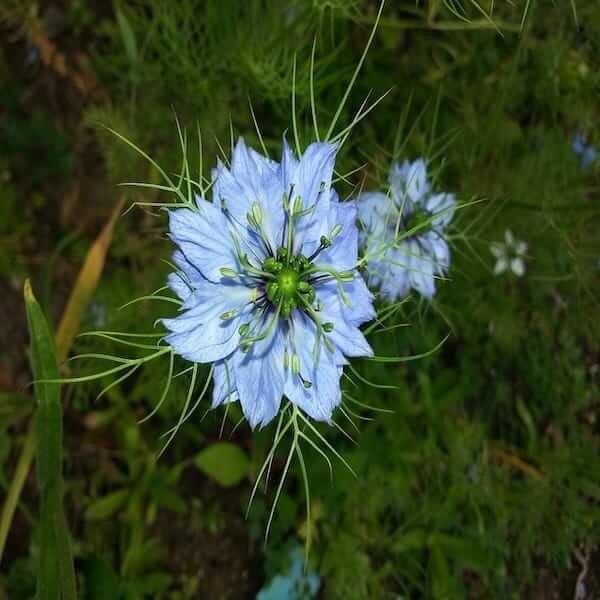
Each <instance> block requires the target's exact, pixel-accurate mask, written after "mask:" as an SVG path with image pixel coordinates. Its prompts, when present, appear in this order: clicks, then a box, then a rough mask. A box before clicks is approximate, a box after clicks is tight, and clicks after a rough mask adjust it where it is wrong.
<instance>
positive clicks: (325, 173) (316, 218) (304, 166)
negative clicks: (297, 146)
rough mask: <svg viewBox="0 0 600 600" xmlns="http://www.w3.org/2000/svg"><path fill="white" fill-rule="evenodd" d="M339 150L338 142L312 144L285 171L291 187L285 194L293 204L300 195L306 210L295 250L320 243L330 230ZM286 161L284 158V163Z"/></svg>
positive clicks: (296, 231)
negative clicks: (293, 166) (292, 169)
mask: <svg viewBox="0 0 600 600" xmlns="http://www.w3.org/2000/svg"><path fill="white" fill-rule="evenodd" d="M336 150H337V145H336V144H331V143H325V142H322V143H315V144H311V145H310V146H309V147H308V148H307V149H306V151H305V152H304V153H303V154H302V156H301V157H300V160H299V161H298V162H297V164H296V165H295V168H294V171H293V173H287V172H282V179H283V181H284V182H286V183H287V185H288V186H289V187H287V188H286V193H287V194H288V195H289V197H290V201H291V205H292V206H293V205H294V201H295V199H296V198H300V200H301V206H302V210H303V211H307V214H305V215H304V216H302V217H300V218H299V219H297V221H296V223H295V226H294V246H295V251H296V252H299V251H300V249H301V248H303V247H305V245H310V244H316V245H318V242H319V240H320V238H321V236H322V235H327V233H328V225H329V220H328V216H329V206H330V202H332V201H334V200H335V199H336V195H335V193H334V192H333V193H332V190H331V177H332V175H333V165H334V163H335V156H336ZM284 164H285V163H284V161H283V159H282V166H283V165H284ZM286 168H287V167H286Z"/></svg>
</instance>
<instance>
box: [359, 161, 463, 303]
mask: <svg viewBox="0 0 600 600" xmlns="http://www.w3.org/2000/svg"><path fill="white" fill-rule="evenodd" d="M455 205H456V199H455V197H454V195H453V194H434V193H432V191H431V185H430V183H429V181H428V179H427V166H426V164H425V161H424V160H422V159H419V160H416V161H414V162H412V163H411V162H409V161H405V162H404V163H403V164H402V165H400V164H399V163H397V162H395V163H393V164H392V167H391V169H390V174H389V193H388V194H384V193H382V192H366V193H363V194H361V195H360V197H359V199H358V215H359V218H360V221H361V223H362V230H361V233H360V243H361V246H362V247H363V250H364V254H365V257H364V260H365V262H366V263H367V268H368V282H369V286H370V287H371V288H372V289H373V288H379V292H380V294H381V296H382V297H383V298H385V299H386V300H388V301H390V302H393V301H394V300H397V299H398V298H402V297H403V296H406V295H407V294H408V293H409V292H410V290H411V288H412V289H414V290H416V291H417V292H419V293H420V294H421V295H423V296H425V297H426V298H431V297H433V295H434V294H435V277H436V276H439V275H443V274H444V273H446V272H447V271H448V268H449V266H450V249H449V248H448V243H447V242H446V238H445V231H446V227H447V226H448V223H449V222H450V221H451V220H452V217H453V214H454V206H455Z"/></svg>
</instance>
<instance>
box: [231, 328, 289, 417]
mask: <svg viewBox="0 0 600 600" xmlns="http://www.w3.org/2000/svg"><path fill="white" fill-rule="evenodd" d="M264 326H266V324H265V325H264ZM231 363H232V366H233V371H234V374H235V381H236V384H237V390H238V394H239V397H240V403H241V405H242V410H243V411H244V415H245V417H246V419H248V422H249V423H250V426H251V427H252V428H254V427H257V426H264V425H266V424H267V423H269V422H270V421H271V420H272V419H273V417H274V416H275V415H276V414H277V411H278V410H279V406H280V404H281V398H282V395H283V385H284V374H283V334H282V332H281V327H280V326H279V325H277V326H276V327H275V330H274V331H273V333H272V334H271V335H269V336H268V337H267V338H266V339H264V340H260V341H257V342H255V343H254V344H253V345H252V347H251V349H250V350H249V351H248V352H247V353H243V352H241V351H238V352H235V353H234V354H233V356H232V358H231Z"/></svg>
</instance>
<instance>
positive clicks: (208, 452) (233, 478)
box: [194, 442, 250, 487]
mask: <svg viewBox="0 0 600 600" xmlns="http://www.w3.org/2000/svg"><path fill="white" fill-rule="evenodd" d="M194 464H195V465H196V466H197V467H198V468H199V469H200V470H201V471H202V472H203V473H206V475H208V476H209V477H211V478H212V479H214V480H215V481H216V482H218V483H219V484H221V485H222V486H225V487H229V486H232V485H237V484H238V483H240V481H242V479H243V478H244V477H246V476H247V475H248V469H249V467H250V462H249V460H248V457H247V456H246V454H245V453H244V451H243V450H241V449H240V448H239V447H238V446H236V445H235V444H230V443H228V442H218V443H216V444H212V445H210V446H208V447H206V448H204V449H203V450H202V451H200V452H199V453H198V454H197V455H196V456H195V458H194Z"/></svg>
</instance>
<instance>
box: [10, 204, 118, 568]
mask: <svg viewBox="0 0 600 600" xmlns="http://www.w3.org/2000/svg"><path fill="white" fill-rule="evenodd" d="M123 202H124V200H123V199H121V200H119V202H118V203H117V206H116V207H115V209H114V211H113V214H112V216H111V218H110V220H109V222H108V223H107V225H106V226H105V227H104V229H103V230H102V231H101V233H100V235H99V236H98V238H97V239H96V241H95V242H94V244H93V245H92V247H91V248H90V250H89V252H88V255H87V257H86V259H85V261H84V264H83V267H82V268H81V271H80V273H79V276H78V278H77V282H76V284H75V287H74V289H73V291H72V293H71V296H70V298H69V302H68V304H67V307H66V309H65V312H64V313H63V317H62V319H61V324H60V326H59V332H58V334H57V337H56V356H57V360H58V362H62V361H63V360H64V359H65V358H66V357H67V355H68V353H69V350H70V348H71V345H72V343H73V339H74V337H75V335H77V329H78V328H79V324H80V322H81V317H82V315H83V312H84V310H85V308H86V305H87V303H88V302H89V301H90V299H91V297H92V294H93V292H94V290H95V288H96V286H97V284H98V279H99V278H100V274H101V272H102V270H103V268H104V262H105V260H106V253H107V251H108V246H109V244H110V241H111V240H112V233H113V230H114V225H115V222H116V219H117V217H118V215H119V213H120V211H121V208H122V206H123ZM34 447H35V424H34V422H33V421H32V422H31V423H30V424H29V428H28V431H27V436H26V438H25V442H24V443H23V447H22V449H21V455H20V456H19V460H18V463H17V470H16V472H15V475H14V477H13V478H12V480H11V484H10V488H9V490H8V493H7V495H6V500H5V502H4V504H3V506H2V515H1V516H0V563H2V556H3V554H4V548H5V546H6V539H7V537H8V532H9V531H10V526H11V524H12V520H13V517H14V514H15V510H16V508H17V505H18V503H19V498H20V497H21V492H22V490H23V486H24V485H25V481H26V479H27V475H28V474H29V469H30V467H31V461H32V460H33V454H34Z"/></svg>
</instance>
